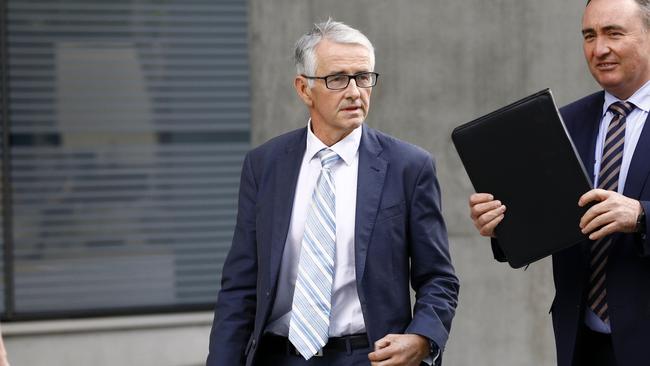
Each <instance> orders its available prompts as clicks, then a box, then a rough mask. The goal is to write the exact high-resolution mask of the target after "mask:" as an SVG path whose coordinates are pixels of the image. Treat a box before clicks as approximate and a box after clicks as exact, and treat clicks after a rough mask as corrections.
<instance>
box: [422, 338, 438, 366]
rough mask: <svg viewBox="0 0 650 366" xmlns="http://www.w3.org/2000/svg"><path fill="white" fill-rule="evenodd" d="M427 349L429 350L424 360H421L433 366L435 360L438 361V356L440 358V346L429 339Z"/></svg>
mask: <svg viewBox="0 0 650 366" xmlns="http://www.w3.org/2000/svg"><path fill="white" fill-rule="evenodd" d="M429 349H430V350H431V352H430V353H429V355H428V356H427V357H425V358H424V360H422V362H424V363H426V364H427V365H429V366H433V365H435V363H436V361H438V358H440V348H439V347H438V346H437V345H436V344H435V343H434V342H433V341H429Z"/></svg>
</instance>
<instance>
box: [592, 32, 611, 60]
mask: <svg viewBox="0 0 650 366" xmlns="http://www.w3.org/2000/svg"><path fill="white" fill-rule="evenodd" d="M610 51H611V49H610V48H609V44H608V42H607V40H606V39H605V38H603V37H596V39H595V40H594V55H595V56H596V57H599V58H600V57H603V56H605V55H607V54H608V53H609V52H610Z"/></svg>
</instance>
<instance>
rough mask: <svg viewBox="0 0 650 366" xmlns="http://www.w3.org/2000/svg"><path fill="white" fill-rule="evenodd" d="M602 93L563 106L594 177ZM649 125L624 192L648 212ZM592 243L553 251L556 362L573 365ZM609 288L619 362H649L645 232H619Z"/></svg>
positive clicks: (649, 252) (649, 260) (649, 261)
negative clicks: (643, 233)
mask: <svg viewBox="0 0 650 366" xmlns="http://www.w3.org/2000/svg"><path fill="white" fill-rule="evenodd" d="M604 95H605V94H604V92H599V93H595V94H592V95H589V96H587V97H585V98H582V99H580V100H578V101H576V102H574V103H571V104H569V105H567V106H565V107H563V108H562V109H561V110H560V112H561V114H562V117H563V119H564V122H565V124H566V127H567V129H568V131H569V135H570V136H571V139H572V140H573V143H574V144H575V147H576V149H577V150H578V152H579V154H580V158H581V159H582V162H583V163H584V165H585V168H586V169H587V171H588V173H589V177H590V178H592V177H593V173H594V161H595V155H594V154H595V149H596V138H597V135H598V127H599V124H600V120H601V116H602V111H603V103H604ZM649 125H650V120H646V121H645V125H644V127H643V131H642V133H641V137H640V138H639V142H638V143H637V146H636V150H635V151H634V155H633V158H632V162H631V164H630V168H629V171H628V175H627V181H626V183H625V187H624V191H623V194H624V195H625V196H627V197H630V198H634V199H637V200H639V201H640V202H641V205H642V206H643V209H644V210H645V212H646V213H648V214H650V180H649V179H648V178H649V176H650V126H649ZM576 204H577V202H576ZM646 217H647V218H646V227H650V225H649V222H648V220H649V219H648V218H650V216H646ZM576 225H578V223H576ZM591 243H592V242H591V241H586V242H584V243H582V244H580V245H576V246H573V247H571V248H569V249H566V250H564V251H562V252H559V253H557V254H555V255H553V278H554V282H555V299H554V300H553V304H552V305H551V313H552V316H553V329H554V331H555V343H556V347H557V359H558V366H571V363H572V359H573V353H574V348H575V342H576V335H577V332H578V327H579V325H580V324H581V322H583V321H584V320H583V315H584V312H585V306H586V292H587V291H586V290H587V287H588V286H587V284H588V276H589V259H590V255H589V246H590V244H591ZM493 249H494V252H495V257H496V258H497V259H504V257H503V252H501V251H500V248H499V247H498V243H497V242H496V241H493ZM606 286H607V302H608V306H609V316H610V324H611V328H612V341H613V346H614V353H615V355H616V360H617V362H618V364H619V365H625V366H636V365H639V366H641V365H643V366H647V365H648V364H650V346H649V344H650V343H649V342H650V240H648V237H647V236H642V235H638V234H622V233H619V234H615V242H614V245H613V246H612V249H611V252H610V255H609V261H608V264H607V272H606Z"/></svg>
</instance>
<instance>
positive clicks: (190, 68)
mask: <svg viewBox="0 0 650 366" xmlns="http://www.w3.org/2000/svg"><path fill="white" fill-rule="evenodd" d="M8 29H9V37H8V38H9V66H10V72H9V76H10V81H9V88H10V89H9V91H10V94H9V96H10V103H9V105H10V111H11V114H10V123H11V153H12V161H11V164H12V184H13V195H14V196H13V200H14V207H13V215H14V225H15V228H14V237H13V238H14V241H15V258H14V260H15V302H16V304H15V306H16V313H17V314H19V315H22V316H25V315H27V316H29V314H39V315H40V314H57V313H66V314H77V313H83V312H88V311H93V312H97V311H100V312H101V311H106V312H111V311H115V310H119V311H124V310H125V309H126V310H127V311H128V310H129V309H142V308H158V307H165V308H167V307H172V308H179V309H180V308H183V307H187V306H193V307H195V306H197V305H199V306H201V305H204V306H205V307H206V308H207V307H212V304H213V303H214V301H215V299H216V293H217V290H218V286H219V282H220V274H219V272H220V270H221V266H222V263H223V260H224V257H225V255H226V253H227V250H228V248H229V246H230V241H231V238H232V232H233V228H234V220H235V215H236V200H237V197H236V195H237V187H238V183H239V174H240V169H241V164H242V160H243V156H244V154H245V152H246V151H247V150H248V149H249V140H250V112H249V108H250V106H249V100H250V97H249V80H248V51H247V15H246V2H245V1H244V0H219V1H210V0H165V1H159V0H144V1H136V0H117V1H116V0H113V1H110V2H109V1H105V0H103V1H98V0H91V1H89V0H77V1H68V0H9V1H8Z"/></svg>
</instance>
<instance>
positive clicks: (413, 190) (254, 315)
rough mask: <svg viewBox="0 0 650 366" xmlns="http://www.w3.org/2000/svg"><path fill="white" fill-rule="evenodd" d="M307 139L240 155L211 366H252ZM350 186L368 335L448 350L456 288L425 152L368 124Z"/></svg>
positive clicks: (289, 137) (292, 138)
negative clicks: (424, 341)
mask: <svg viewBox="0 0 650 366" xmlns="http://www.w3.org/2000/svg"><path fill="white" fill-rule="evenodd" d="M306 136H307V129H306V128H302V129H299V130H295V131H292V132H289V133H286V134H284V135H281V136H279V137H276V138H274V139H272V140H270V141H268V142H267V143H265V144H263V145H261V146H260V147H258V148H256V149H254V150H252V151H251V152H249V153H248V154H247V156H246V158H245V161H244V165H243V170H242V176H241V183H240V192H239V211H238V215H237V225H236V228H235V234H234V237H233V242H232V247H231V249H230V253H229V254H228V257H227V259H226V261H225V264H224V267H223V276H222V283H221V291H220V292H219V296H218V299H217V305H216V309H215V318H214V323H213V325H212V332H211V334H210V350H209V355H208V360H207V365H208V366H233V365H244V364H245V365H252V364H253V361H254V359H255V355H256V350H257V347H258V345H259V343H260V339H261V337H262V335H263V332H264V329H265V327H266V324H267V321H268V318H269V315H270V312H271V308H272V306H273V303H274V300H275V296H276V289H277V278H278V274H279V269H280V261H281V259H282V252H283V249H284V244H285V241H286V238H287V233H288V229H289V221H290V219H291V209H292V207H293V199H294V193H295V190H296V184H297V180H298V173H299V172H300V165H301V161H302V158H303V155H304V152H305V148H306ZM356 189H357V205H356V220H355V238H354V239H355V240H354V243H355V244H354V245H355V248H354V250H355V269H356V282H357V290H358V293H359V300H360V302H361V309H362V312H363V318H364V321H365V325H366V331H367V333H368V338H369V341H370V342H371V344H372V343H373V342H375V341H377V340H379V339H380V338H382V337H384V336H385V335H386V334H389V333H417V334H420V335H423V336H426V337H427V338H429V339H430V340H433V341H434V342H435V343H436V344H437V345H438V346H439V347H440V348H441V349H442V348H444V346H445V343H446V342H447V338H448V336H449V330H450V328H451V321H452V318H453V316H454V313H455V308H456V302H457V294H458V287H459V285H458V279H457V278H456V276H455V274H454V269H453V267H452V264H451V259H450V255H449V248H448V243H447V231H446V228H445V224H444V221H443V218H442V214H441V208H440V189H439V186H438V182H437V179H436V176H435V167H434V164H433V160H432V159H431V156H430V155H429V154H428V153H427V152H426V151H424V150H422V149H420V148H418V147H415V146H413V145H410V144H407V143H405V142H402V141H399V140H397V139H395V138H393V137H390V136H388V135H386V134H383V133H381V132H379V131H376V130H374V129H372V128H369V127H367V126H365V125H364V126H363V133H362V137H361V143H360V146H359V173H358V181H357V188H356ZM409 282H410V283H411V285H412V286H413V288H414V289H415V292H416V302H415V306H414V308H413V314H412V313H411V309H412V306H411V296H410V287H409Z"/></svg>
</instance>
